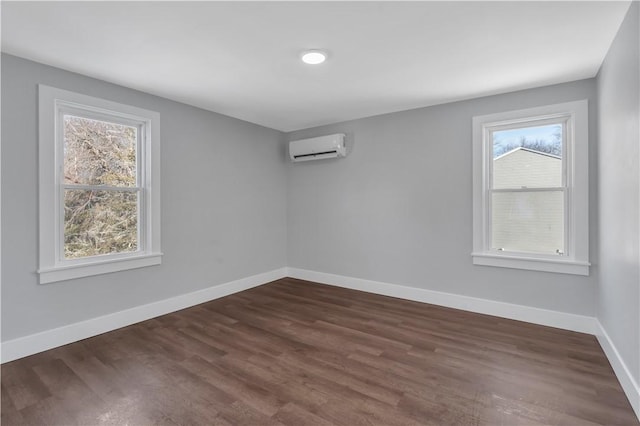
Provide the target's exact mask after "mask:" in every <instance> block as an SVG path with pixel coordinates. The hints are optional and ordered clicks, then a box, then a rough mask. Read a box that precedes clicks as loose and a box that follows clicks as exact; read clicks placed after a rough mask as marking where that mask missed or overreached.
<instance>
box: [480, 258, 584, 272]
mask: <svg viewBox="0 0 640 426" xmlns="http://www.w3.org/2000/svg"><path fill="white" fill-rule="evenodd" d="M471 257H472V258H473V264H474V265H482V266H497V267H500V268H512V269H526V270H529V271H544V272H555V273H559V274H573V275H585V276H588V275H589V266H591V264H590V263H589V262H582V261H576V260H571V259H540V258H535V257H526V256H514V255H498V254H492V253H471Z"/></svg>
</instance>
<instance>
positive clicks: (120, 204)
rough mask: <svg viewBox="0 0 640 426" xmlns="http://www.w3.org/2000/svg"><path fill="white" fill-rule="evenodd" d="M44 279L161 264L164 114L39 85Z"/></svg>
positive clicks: (78, 276)
mask: <svg viewBox="0 0 640 426" xmlns="http://www.w3.org/2000/svg"><path fill="white" fill-rule="evenodd" d="M38 102H39V107H38V120H39V169H40V170H39V210H40V214H39V233H40V256H39V259H40V267H39V269H38V273H39V276H40V283H41V284H45V283H50V282H55V281H62V280H68V279H72V278H80V277H86V276H90V275H98V274H104V273H109V272H117V271H123V270H127V269H133V268H141V267H146V266H152V265H159V264H160V263H162V262H161V257H162V252H161V250H160V224H161V222H160V114H159V113H157V112H155V111H150V110H146V109H143V108H139V107H136V106H132V105H125V104H121V103H117V102H113V101H109V100H106V99H100V98H96V97H93V96H87V95H84V94H81V93H75V92H70V91H67V90H62V89H57V88H54V87H49V86H45V85H38Z"/></svg>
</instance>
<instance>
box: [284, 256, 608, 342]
mask: <svg viewBox="0 0 640 426" xmlns="http://www.w3.org/2000/svg"><path fill="white" fill-rule="evenodd" d="M287 271H288V276H289V277H292V278H299V279H302V280H307V281H315V282H318V283H322V284H329V285H334V286H338V287H345V288H350V289H353V290H360V291H366V292H368V293H375V294H381V295H384V296H391V297H397V298H399V299H406V300H413V301H416V302H423V303H431V304H434V305H440V306H446V307H448V308H455V309H461V310H464V311H470V312H476V313H480V314H487V315H493V316H497V317H502V318H509V319H514V320H518V321H525V322H530V323H533V324H540V325H546V326H549V327H556V328H561V329H564V330H571V331H577V332H580V333H588V334H596V331H597V320H596V319H595V318H593V317H588V316H584V315H575V314H568V313H565V312H558V311H551V310H547V309H540V308H533V307H531V306H524V305H515V304H512V303H505V302H497V301H495V300H488V299H480V298H476V297H469V296H462V295H459V294H453V293H444V292H440V291H433V290H425V289H422V288H416V287H407V286H403V285H397V284H389V283H384V282H379V281H370V280H364V279H360V278H352V277H345V276H341V275H333V274H326V273H324V272H315V271H309V270H305V269H297V268H287Z"/></svg>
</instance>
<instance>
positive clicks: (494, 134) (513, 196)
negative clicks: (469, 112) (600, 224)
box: [472, 100, 590, 275]
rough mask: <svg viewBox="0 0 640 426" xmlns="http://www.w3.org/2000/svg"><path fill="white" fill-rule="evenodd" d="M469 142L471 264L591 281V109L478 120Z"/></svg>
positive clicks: (578, 104) (561, 108)
mask: <svg viewBox="0 0 640 426" xmlns="http://www.w3.org/2000/svg"><path fill="white" fill-rule="evenodd" d="M522 136H524V138H522ZM521 139H522V140H521ZM472 142H473V252H472V259H473V263H474V264H475V265H484V266H498V267H506V268H517V269H529V270H536V271H547V272H560V273H569V274H578V275H589V266H590V264H589V261H588V258H589V215H588V212H589V189H588V188H589V186H588V183H589V174H588V169H589V154H588V146H589V132H588V102H587V101H586V100H582V101H574V102H567V103H563V104H556V105H547V106H542V107H534V108H529V109H524V110H515V111H507V112H500V113H493V114H488V115H483V116H476V117H473V141H472ZM514 142H516V143H514ZM521 142H522V143H521ZM535 151H537V152H535ZM509 157H510V158H509ZM518 157H520V158H518ZM505 159H508V161H505ZM516 160H517V161H516ZM542 165H545V166H544V167H542ZM534 169H536V170H538V172H539V173H532V172H531V170H534ZM514 237H515V238H514Z"/></svg>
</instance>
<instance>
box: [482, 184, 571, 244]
mask: <svg viewBox="0 0 640 426" xmlns="http://www.w3.org/2000/svg"><path fill="white" fill-rule="evenodd" d="M491 209H492V210H491V230H492V237H491V238H492V239H491V242H492V244H491V247H492V248H493V249H503V250H504V251H518V252H529V253H544V254H556V253H558V252H557V251H560V252H562V253H564V251H565V248H564V192H562V191H535V192H495V193H493V194H492V203H491Z"/></svg>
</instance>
